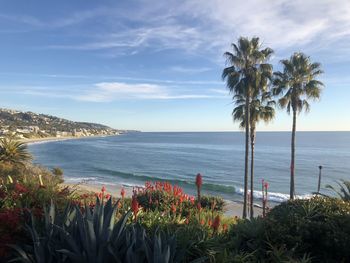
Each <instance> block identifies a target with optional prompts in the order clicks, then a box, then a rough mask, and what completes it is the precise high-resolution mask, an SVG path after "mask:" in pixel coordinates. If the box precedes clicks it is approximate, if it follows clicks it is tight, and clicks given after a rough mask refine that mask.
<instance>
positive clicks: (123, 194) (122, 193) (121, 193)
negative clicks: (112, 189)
mask: <svg viewBox="0 0 350 263" xmlns="http://www.w3.org/2000/svg"><path fill="white" fill-rule="evenodd" d="M120 195H121V196H122V199H124V197H125V189H124V187H122V190H121V191H120Z"/></svg>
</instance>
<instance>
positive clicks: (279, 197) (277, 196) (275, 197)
mask: <svg viewBox="0 0 350 263" xmlns="http://www.w3.org/2000/svg"><path fill="white" fill-rule="evenodd" d="M249 192H250V191H249ZM236 193H237V194H239V195H243V194H244V189H242V188H238V189H237V190H236ZM253 194H254V198H256V199H260V200H262V198H263V196H262V192H261V191H254V192H253ZM311 197H312V194H304V195H297V196H295V199H309V198H311ZM267 200H268V201H271V202H276V203H282V202H285V201H288V200H289V194H283V193H277V192H268V193H267Z"/></svg>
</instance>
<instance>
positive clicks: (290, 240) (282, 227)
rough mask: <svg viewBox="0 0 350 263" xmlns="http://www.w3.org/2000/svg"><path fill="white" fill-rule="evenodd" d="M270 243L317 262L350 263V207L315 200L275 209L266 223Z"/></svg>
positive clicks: (293, 203) (340, 203) (346, 203)
mask: <svg viewBox="0 0 350 263" xmlns="http://www.w3.org/2000/svg"><path fill="white" fill-rule="evenodd" d="M265 232H266V239H267V241H268V242H270V243H271V244H272V245H277V244H283V245H285V247H286V249H287V250H291V251H294V252H295V254H296V255H298V256H302V255H304V254H305V253H310V254H311V256H312V257H313V258H314V260H315V261H317V262H348V261H349V260H350V250H349V244H350V203H348V202H344V201H342V200H339V199H335V198H321V197H314V198H312V199H309V200H295V201H289V202H285V203H282V204H280V205H278V206H276V207H274V208H273V209H272V210H271V211H270V213H269V214H268V215H267V217H266V220H265Z"/></svg>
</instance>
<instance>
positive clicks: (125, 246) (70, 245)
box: [10, 198, 183, 263]
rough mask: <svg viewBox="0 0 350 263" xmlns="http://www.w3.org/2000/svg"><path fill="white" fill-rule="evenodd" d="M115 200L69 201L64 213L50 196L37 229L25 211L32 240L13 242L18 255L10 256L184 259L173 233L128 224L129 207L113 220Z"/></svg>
mask: <svg viewBox="0 0 350 263" xmlns="http://www.w3.org/2000/svg"><path fill="white" fill-rule="evenodd" d="M118 202H119V201H118ZM118 202H117V203H115V204H113V203H112V199H109V200H108V201H107V202H106V203H104V202H103V201H101V200H100V199H99V198H97V199H96V205H95V207H94V208H93V209H92V208H90V207H89V206H87V205H85V207H84V209H81V207H79V206H77V205H75V206H71V205H68V206H67V207H66V209H65V210H64V211H63V212H62V213H57V211H56V208H55V205H54V204H53V203H52V202H51V205H50V206H49V207H46V208H45V209H44V221H43V222H42V223H43V226H44V227H43V230H42V233H41V234H40V233H39V232H40V231H38V229H39V227H38V226H37V224H35V223H34V217H33V215H32V213H30V212H29V214H30V220H29V224H28V225H27V230H28V232H29V233H30V236H31V238H32V245H30V246H28V245H27V244H24V245H23V246H20V245H12V248H13V249H14V250H15V251H16V252H17V254H18V256H17V257H16V258H13V259H12V260H11V261H10V262H25V263H34V262H37V263H44V262H45V263H46V262H49V263H50V262H91V263H102V262H128V263H137V262H154V263H175V262H182V257H181V256H182V255H183V253H180V250H177V247H176V236H175V235H170V234H169V233H164V232H161V231H156V232H155V233H154V235H153V237H152V236H150V235H148V234H147V232H146V230H145V228H144V227H142V226H141V225H139V224H131V225H128V226H127V221H128V219H129V218H130V216H131V215H132V211H129V212H127V213H126V214H125V215H123V216H122V217H121V219H120V220H119V221H118V222H115V218H116V213H117V209H118Z"/></svg>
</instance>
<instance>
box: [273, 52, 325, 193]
mask: <svg viewBox="0 0 350 263" xmlns="http://www.w3.org/2000/svg"><path fill="white" fill-rule="evenodd" d="M281 63H282V65H283V72H276V73H275V79H274V86H275V88H274V94H275V95H282V97H281V98H280V99H279V100H278V103H279V105H280V107H282V108H287V112H288V114H290V113H291V112H292V114H293V128H292V139H291V164H290V199H294V195H295V187H294V170H295V132H296V119H297V113H298V114H299V113H301V112H302V111H303V110H305V111H306V112H308V111H309V110H310V105H309V102H308V100H309V99H312V100H316V99H319V98H320V94H321V88H322V86H324V85H323V83H322V82H320V81H318V80H316V78H317V77H318V76H319V75H320V74H322V73H323V71H322V70H321V64H320V63H312V62H311V61H310V57H308V56H306V55H305V54H303V53H294V54H293V55H292V56H291V57H290V59H286V60H281Z"/></svg>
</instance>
